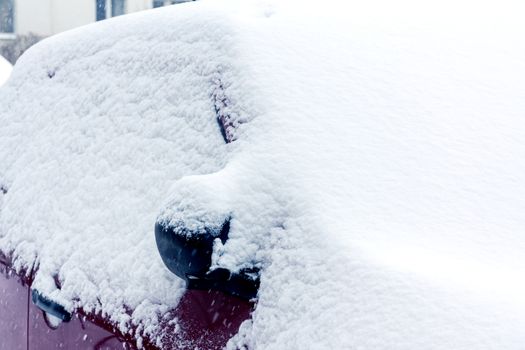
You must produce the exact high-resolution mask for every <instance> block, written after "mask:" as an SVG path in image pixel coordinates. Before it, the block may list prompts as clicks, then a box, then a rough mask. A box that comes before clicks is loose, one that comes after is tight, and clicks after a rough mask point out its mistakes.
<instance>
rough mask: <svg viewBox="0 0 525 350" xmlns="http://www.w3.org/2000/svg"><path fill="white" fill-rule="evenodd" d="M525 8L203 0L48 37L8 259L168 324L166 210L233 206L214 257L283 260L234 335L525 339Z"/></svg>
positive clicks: (256, 340)
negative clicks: (220, 103)
mask: <svg viewBox="0 0 525 350" xmlns="http://www.w3.org/2000/svg"><path fill="white" fill-rule="evenodd" d="M523 10H524V9H523V5H521V4H520V3H519V2H512V1H502V2H498V3H497V4H495V3H490V2H483V1H481V2H480V1H476V2H469V1H465V2H462V3H461V4H458V3H457V2H452V1H435V2H424V3H423V2H418V1H408V0H401V1H396V2H395V4H394V3H393V2H387V1H384V2H383V1H374V0H373V1H370V2H367V4H366V5H364V4H360V2H353V1H351V2H344V3H343V2H336V1H327V2H323V3H322V4H321V3H320V2H311V3H310V2H305V1H292V0H288V1H286V0H285V1H279V2H277V1H275V2H272V1H255V0H254V1H239V2H236V1H231V2H223V1H208V2H207V1H202V2H196V3H191V4H186V5H181V6H174V7H171V8H165V9H162V10H157V11H151V12H148V13H141V14H137V15H132V16H124V17H121V18H117V19H115V20H110V21H105V22H103V23H99V24H96V25H93V26H88V27H85V28H82V29H79V30H75V31H71V32H68V33H65V34H63V35H59V36H56V37H53V38H50V39H48V40H45V41H44V42H42V43H40V44H38V45H37V46H35V47H33V48H32V49H31V50H29V51H28V52H27V54H25V55H24V56H23V57H22V58H21V59H20V60H19V62H18V63H17V65H16V67H15V69H14V71H13V76H12V78H11V80H10V81H9V83H8V84H7V85H6V86H5V87H4V88H3V90H2V93H1V94H0V108H1V109H0V125H1V126H2V127H1V128H0V159H1V163H0V182H2V184H3V185H4V186H5V187H7V189H8V193H7V194H6V195H4V197H3V198H0V199H1V200H3V203H0V204H1V213H0V234H1V235H2V239H1V240H0V248H1V249H2V250H3V251H9V252H11V251H12V252H13V254H14V256H15V257H16V264H17V265H16V266H17V267H18V268H24V267H26V268H27V267H30V266H32V265H33V264H34V263H38V264H39V270H38V272H37V276H36V281H35V284H36V286H37V287H38V288H39V289H41V290H42V291H44V292H45V293H47V294H48V295H51V296H52V297H53V298H55V299H57V300H60V301H62V302H63V303H66V305H68V307H70V308H73V307H83V308H85V309H86V310H102V311H103V312H105V313H106V314H108V315H109V316H110V317H111V318H112V320H114V321H115V322H118V323H119V324H120V325H121V327H123V329H125V328H126V327H127V325H128V322H130V318H132V320H133V322H136V323H137V324H139V325H140V327H143V328H144V329H145V331H146V332H154V330H155V326H156V322H157V318H156V317H157V316H156V315H157V313H162V311H163V310H166V309H167V308H168V307H170V306H174V305H176V303H177V301H178V298H179V296H180V294H181V293H182V284H181V282H180V281H178V280H177V278H176V277H174V276H172V275H171V274H169V273H168V272H167V270H166V269H165V268H164V267H163V266H162V263H161V261H160V259H159V257H158V255H157V253H156V249H155V244H154V237H153V232H152V231H153V223H154V222H155V219H156V218H157V216H158V215H160V218H161V219H163V220H170V217H171V218H172V219H173V222H190V223H195V225H199V224H201V223H203V222H205V221H209V222H210V223H216V222H217V220H218V218H221V217H225V216H229V217H231V230H230V239H229V241H228V242H227V243H226V244H225V245H224V247H221V249H220V250H219V251H216V252H215V254H214V263H215V264H216V265H220V266H225V267H229V268H232V269H236V268H240V267H242V266H243V265H246V264H252V263H257V264H260V265H261V266H262V267H263V271H262V280H261V289H260V293H259V300H258V304H257V309H256V310H255V312H254V314H253V319H252V320H250V321H247V322H246V323H245V324H243V326H242V328H241V331H240V332H239V334H238V335H237V336H236V337H234V338H233V339H232V340H231V341H230V343H229V347H230V348H236V347H243V346H245V347H248V348H256V349H324V348H326V349H521V348H523V344H525V333H524V332H523V329H524V327H525V282H524V279H523V276H524V275H525V261H524V259H523V258H522V257H523V252H524V251H525V231H524V227H525V216H524V215H523V212H524V210H525V141H524V140H525V121H524V119H523V118H524V114H525V98H524V97H525V96H524V95H525V88H524V86H523V81H524V78H525V42H524V41H523V40H522V38H523V35H524V34H525V24H524V22H523V21H522V19H521V14H522V13H523ZM49 76H52V78H49ZM218 81H219V82H220V84H218V83H217V82H218ZM218 86H223V87H224V89H225V95H227V96H228V100H229V101H230V102H231V105H230V108H231V109H232V111H233V112H232V114H233V115H238V116H242V117H243V118H244V120H240V121H238V129H237V132H238V135H237V136H236V139H237V140H236V141H235V142H233V143H231V144H229V145H224V144H223V140H222V138H221V135H220V133H219V129H218V127H217V125H216V123H215V111H214V108H213V102H212V100H211V99H210V96H212V95H213V91H214V89H217V88H218ZM0 196H1V195H0ZM55 274H57V275H58V277H59V280H60V281H61V283H62V288H61V290H58V289H57V288H56V287H55V285H54V282H53V275H55ZM124 305H126V307H129V308H130V309H131V310H134V311H133V314H132V315H128V314H127V313H126V312H125V308H124Z"/></svg>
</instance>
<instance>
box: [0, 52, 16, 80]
mask: <svg viewBox="0 0 525 350" xmlns="http://www.w3.org/2000/svg"><path fill="white" fill-rule="evenodd" d="M12 70H13V66H12V65H11V63H9V62H8V61H7V60H6V59H5V58H4V57H3V56H0V86H2V85H4V84H5V82H6V81H7V79H9V75H11V71H12Z"/></svg>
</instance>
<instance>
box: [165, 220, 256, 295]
mask: <svg viewBox="0 0 525 350" xmlns="http://www.w3.org/2000/svg"><path fill="white" fill-rule="evenodd" d="M229 231H230V221H229V220H227V221H225V222H224V223H223V224H222V226H221V227H215V228H209V229H208V228H207V229H206V230H205V232H204V233H203V232H199V233H195V232H191V230H189V229H186V228H183V227H174V226H169V225H167V224H163V223H159V222H157V223H156V224H155V239H156V242H157V248H158V250H159V253H160V256H161V257H162V260H163V261H164V264H165V265H166V266H167V267H168V269H169V270H170V271H171V272H173V273H174V274H175V275H177V276H179V277H180V278H182V279H183V280H185V281H186V285H187V288H188V289H201V290H219V291H222V292H225V293H228V294H231V295H235V296H237V297H240V298H243V299H253V298H255V297H256V296H257V291H258V289H259V284H260V281H259V271H258V270H257V269H255V268H254V269H244V270H241V271H239V272H236V273H232V272H231V271H229V270H227V269H224V268H217V269H213V270H210V268H211V255H212V252H213V241H214V240H215V239H216V238H219V239H220V240H221V241H222V243H223V244H224V243H226V241H227V240H228V233H229Z"/></svg>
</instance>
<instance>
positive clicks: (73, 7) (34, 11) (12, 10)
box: [0, 0, 192, 85]
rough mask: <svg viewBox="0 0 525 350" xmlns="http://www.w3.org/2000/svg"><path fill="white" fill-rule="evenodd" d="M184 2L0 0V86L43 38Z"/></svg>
mask: <svg viewBox="0 0 525 350" xmlns="http://www.w3.org/2000/svg"><path fill="white" fill-rule="evenodd" d="M188 1H192V0H0V56H2V57H0V85H1V83H2V80H4V79H5V75H6V74H7V72H8V70H10V65H14V64H15V63H16V60H17V59H18V57H20V56H21V55H22V54H23V53H24V51H26V50H27V49H28V48H29V47H30V46H31V45H33V44H35V43H37V42H38V41H40V40H42V39H43V38H45V37H48V36H50V35H54V34H57V33H60V32H62V31H65V30H68V29H72V28H75V27H78V26H82V25H85V24H88V23H92V22H95V21H102V20H105V19H107V18H111V17H115V16H120V15H123V14H126V13H131V12H136V11H142V10H147V9H150V8H155V7H161V6H168V5H176V4H179V3H183V2H188ZM2 71H3V73H2ZM2 76H4V77H2ZM2 78H4V79H2Z"/></svg>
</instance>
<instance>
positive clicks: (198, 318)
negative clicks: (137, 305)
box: [0, 258, 253, 350]
mask: <svg viewBox="0 0 525 350" xmlns="http://www.w3.org/2000/svg"><path fill="white" fill-rule="evenodd" d="M6 260H7V259H5V258H3V259H0V308H1V312H0V349H6V350H7V349H10V350H29V349H31V350H55V349H85V350H91V349H92V350H113V349H115V350H116V349H119V350H121V349H136V348H139V345H140V347H142V348H145V349H167V350H171V349H181V348H182V349H184V348H191V349H194V348H195V347H197V348H199V349H221V348H223V347H224V345H226V343H227V341H228V340H229V339H230V338H231V337H232V336H233V335H234V334H235V333H236V332H237V331H238V329H239V326H240V324H241V323H242V322H243V321H244V320H246V319H247V318H249V317H250V313H251V311H252V308H253V303H250V302H249V301H245V300H242V299H239V298H236V297H234V296H230V295H226V294H224V293H222V292H218V291H202V290H188V291H186V293H185V294H184V296H183V297H182V299H181V301H180V303H179V305H178V306H177V308H176V309H174V310H171V311H169V312H168V313H167V314H166V315H164V316H165V317H163V318H162V319H163V320H164V321H163V323H162V324H161V330H162V334H163V336H162V337H161V338H160V339H156V340H152V339H145V340H143V343H142V344H137V341H136V339H135V338H134V337H133V336H131V335H130V334H122V333H121V332H120V331H118V330H117V329H116V328H114V327H113V326H112V325H111V324H110V322H108V320H107V319H104V318H103V317H100V316H99V315H90V314H84V313H82V312H81V311H80V310H79V311H77V312H75V313H74V314H73V315H72V318H71V321H69V322H62V323H61V324H60V325H59V326H58V327H55V326H54V325H53V324H51V323H50V322H49V321H48V320H47V319H46V317H45V316H46V315H45V312H44V311H43V310H41V309H40V308H39V307H37V306H36V305H35V304H34V303H32V302H31V292H30V291H31V278H30V277H26V276H20V275H18V274H16V273H15V272H14V270H13V269H12V268H11V266H10V263H9V261H6ZM175 319H176V320H177V322H171V321H173V320H175Z"/></svg>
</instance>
